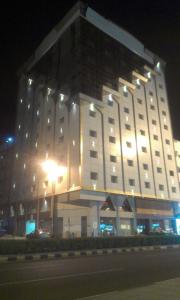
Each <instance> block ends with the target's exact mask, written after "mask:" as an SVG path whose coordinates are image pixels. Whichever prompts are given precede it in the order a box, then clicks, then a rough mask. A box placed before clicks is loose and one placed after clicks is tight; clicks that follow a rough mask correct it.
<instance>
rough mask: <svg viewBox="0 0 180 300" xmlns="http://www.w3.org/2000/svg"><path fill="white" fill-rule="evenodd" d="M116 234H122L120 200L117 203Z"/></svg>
mask: <svg viewBox="0 0 180 300" xmlns="http://www.w3.org/2000/svg"><path fill="white" fill-rule="evenodd" d="M116 235H117V236H120V216H119V201H117V204H116Z"/></svg>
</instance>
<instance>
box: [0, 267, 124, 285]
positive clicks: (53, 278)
mask: <svg viewBox="0 0 180 300" xmlns="http://www.w3.org/2000/svg"><path fill="white" fill-rule="evenodd" d="M118 271H123V268H114V269H106V270H100V271H96V272H85V273H75V274H69V275H60V276H53V277H45V278H37V279H29V280H22V281H20V280H18V281H9V282H3V283H0V287H3V286H9V285H17V284H26V283H34V282H41V281H47V280H55V279H66V278H73V277H80V276H89V275H96V274H103V273H107V272H118Z"/></svg>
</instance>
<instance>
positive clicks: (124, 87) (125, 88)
mask: <svg viewBox="0 0 180 300" xmlns="http://www.w3.org/2000/svg"><path fill="white" fill-rule="evenodd" d="M123 92H124V93H127V92H128V90H127V86H126V85H124V86H123Z"/></svg>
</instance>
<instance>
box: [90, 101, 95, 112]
mask: <svg viewBox="0 0 180 300" xmlns="http://www.w3.org/2000/svg"><path fill="white" fill-rule="evenodd" d="M89 109H90V110H92V111H94V103H91V104H90V107H89Z"/></svg>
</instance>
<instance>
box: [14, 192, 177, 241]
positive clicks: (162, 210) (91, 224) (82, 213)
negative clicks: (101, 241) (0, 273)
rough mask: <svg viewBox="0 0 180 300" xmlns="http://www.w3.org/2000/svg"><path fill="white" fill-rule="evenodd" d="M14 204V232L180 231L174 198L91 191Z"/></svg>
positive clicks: (111, 233) (115, 233)
mask: <svg viewBox="0 0 180 300" xmlns="http://www.w3.org/2000/svg"><path fill="white" fill-rule="evenodd" d="M83 198H84V199H80V197H79V198H78V194H76V195H75V194H74V195H73V196H71V197H65V196H62V195H61V196H60V197H56V198H53V199H52V197H47V198H46V199H39V200H38V203H37V201H33V202H28V203H15V204H12V205H11V207H10V216H9V229H10V231H11V233H13V234H17V235H26V234H29V233H31V232H33V231H35V230H36V229H37V228H38V229H39V230H41V231H42V232H49V233H51V234H54V235H55V236H58V237H61V238H62V237H63V238H74V237H87V236H90V237H97V236H130V235H134V234H149V233H151V232H162V231H163V232H176V224H175V218H174V210H173V205H174V203H173V202H170V201H162V200H151V199H142V198H136V197H130V196H124V195H123V196H122V195H111V194H108V195H107V194H105V193H104V194H103V193H102V194H101V195H99V194H97V193H93V192H91V193H90V192H88V193H87V194H85V193H84V194H83Z"/></svg>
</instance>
